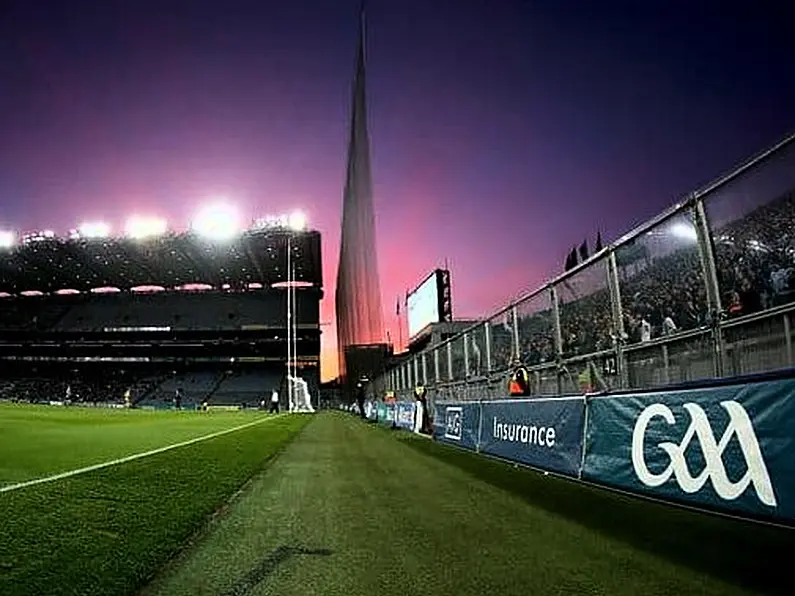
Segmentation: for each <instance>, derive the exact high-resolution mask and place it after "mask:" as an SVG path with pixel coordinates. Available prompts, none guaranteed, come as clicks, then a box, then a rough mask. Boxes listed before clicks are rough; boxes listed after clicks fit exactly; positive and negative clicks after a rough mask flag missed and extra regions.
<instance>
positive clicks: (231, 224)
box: [193, 203, 240, 240]
mask: <svg viewBox="0 0 795 596" xmlns="http://www.w3.org/2000/svg"><path fill="white" fill-rule="evenodd" d="M193 229H194V231H195V232H197V233H198V234H201V235H202V236H206V237H207V238H212V239H214V240H226V239H228V238H231V237H232V236H234V235H235V234H237V233H238V232H239V231H240V216H239V215H238V213H237V210H236V209H235V208H234V207H232V206H231V205H227V204H225V203H214V204H212V205H208V206H206V207H204V208H203V209H201V210H200V211H199V213H197V214H196V217H195V218H194V220H193Z"/></svg>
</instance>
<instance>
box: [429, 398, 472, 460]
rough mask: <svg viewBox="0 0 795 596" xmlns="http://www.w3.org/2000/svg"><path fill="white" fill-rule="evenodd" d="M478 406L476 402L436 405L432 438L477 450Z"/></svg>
mask: <svg viewBox="0 0 795 596" xmlns="http://www.w3.org/2000/svg"><path fill="white" fill-rule="evenodd" d="M479 425H480V404H479V403H477V402H459V403H437V404H436V410H435V414H434V419H433V436H434V438H435V439H436V440H438V441H443V442H445V443H452V444H454V445H458V446H459V447H465V448H467V449H472V450H473V451H474V450H476V449H477V444H478V434H479V430H478V427H479Z"/></svg>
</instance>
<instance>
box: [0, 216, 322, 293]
mask: <svg viewBox="0 0 795 596" xmlns="http://www.w3.org/2000/svg"><path fill="white" fill-rule="evenodd" d="M237 220H238V218H237V215H236V213H235V212H234V210H232V209H230V208H226V207H223V206H220V205H211V206H209V207H207V208H205V209H203V210H202V211H201V212H200V213H199V215H198V216H197V218H196V219H195V220H194V222H193V224H192V226H191V229H190V230H189V231H186V232H173V231H168V230H167V227H166V224H165V222H164V221H163V220H160V219H157V218H144V217H133V218H131V219H130V220H129V221H128V222H127V225H126V226H125V232H124V234H123V235H120V236H112V235H111V234H110V226H109V225H107V224H105V223H103V222H87V223H84V224H82V225H81V226H80V227H79V228H77V229H75V230H72V231H71V232H70V233H69V235H68V236H66V237H59V236H57V235H56V234H55V233H54V232H52V231H51V230H44V231H40V232H35V233H32V234H25V235H23V236H21V238H20V239H19V242H17V236H16V234H15V233H13V232H10V231H4V232H0V295H2V296H8V295H40V294H53V293H54V294H73V293H76V292H95V293H98V292H103V291H104V292H108V291H117V290H118V291H124V290H131V291H154V290H158V289H171V290H174V289H189V290H201V289H227V290H229V289H235V290H241V289H247V288H250V289H258V288H263V287H264V288H267V287H269V286H273V285H274V284H279V283H284V282H287V266H286V263H287V254H288V246H289V247H290V250H291V259H292V261H293V264H294V276H295V277H294V281H296V282H300V283H303V284H307V285H311V286H316V287H321V286H322V268H321V262H320V234H319V233H318V232H316V231H311V230H307V229H306V218H305V217H304V216H303V215H302V214H300V213H294V214H292V215H290V216H283V217H269V218H262V219H258V220H256V221H255V222H254V224H253V226H252V227H251V228H249V229H245V230H241V228H240V226H239V225H238V221H237Z"/></svg>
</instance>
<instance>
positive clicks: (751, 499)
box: [583, 379, 795, 521]
mask: <svg viewBox="0 0 795 596" xmlns="http://www.w3.org/2000/svg"><path fill="white" fill-rule="evenodd" d="M794 446H795V379H783V380H776V381H765V382H758V383H738V384H735V385H726V386H719V387H710V388H699V389H695V388H694V389H682V390H678V391H665V392H662V391H661V392H655V393H645V394H635V395H618V396H614V397H596V398H592V399H591V400H589V402H588V429H587V438H586V455H585V466H584V470H583V475H584V478H586V479H588V480H592V481H595V482H600V483H604V484H608V485H612V486H617V487H620V488H624V489H628V490H631V491H635V492H639V493H645V494H648V495H651V496H655V497H658V498H661V499H668V500H676V501H679V502H684V503H689V504H691V505H694V506H701V507H703V508H707V509H713V510H720V511H725V512H733V513H740V514H745V515H751V516H755V517H766V518H776V519H781V520H790V521H792V520H795V454H793V447H794Z"/></svg>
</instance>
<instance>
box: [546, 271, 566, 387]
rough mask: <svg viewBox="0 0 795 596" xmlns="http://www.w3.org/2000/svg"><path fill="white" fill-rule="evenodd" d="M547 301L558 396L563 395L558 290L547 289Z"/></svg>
mask: <svg viewBox="0 0 795 596" xmlns="http://www.w3.org/2000/svg"><path fill="white" fill-rule="evenodd" d="M549 300H550V303H551V304H552V322H553V324H554V325H553V327H554V329H553V332H554V335H553V339H554V342H555V362H556V363H557V365H558V370H557V374H556V375H555V376H556V378H557V382H558V395H560V394H562V393H563V383H562V381H561V377H560V375H561V373H560V370H561V369H560V363H561V361H562V360H563V334H562V332H561V330H560V310H559V307H558V290H557V288H556V287H555V286H552V287H551V288H550V289H549Z"/></svg>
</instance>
